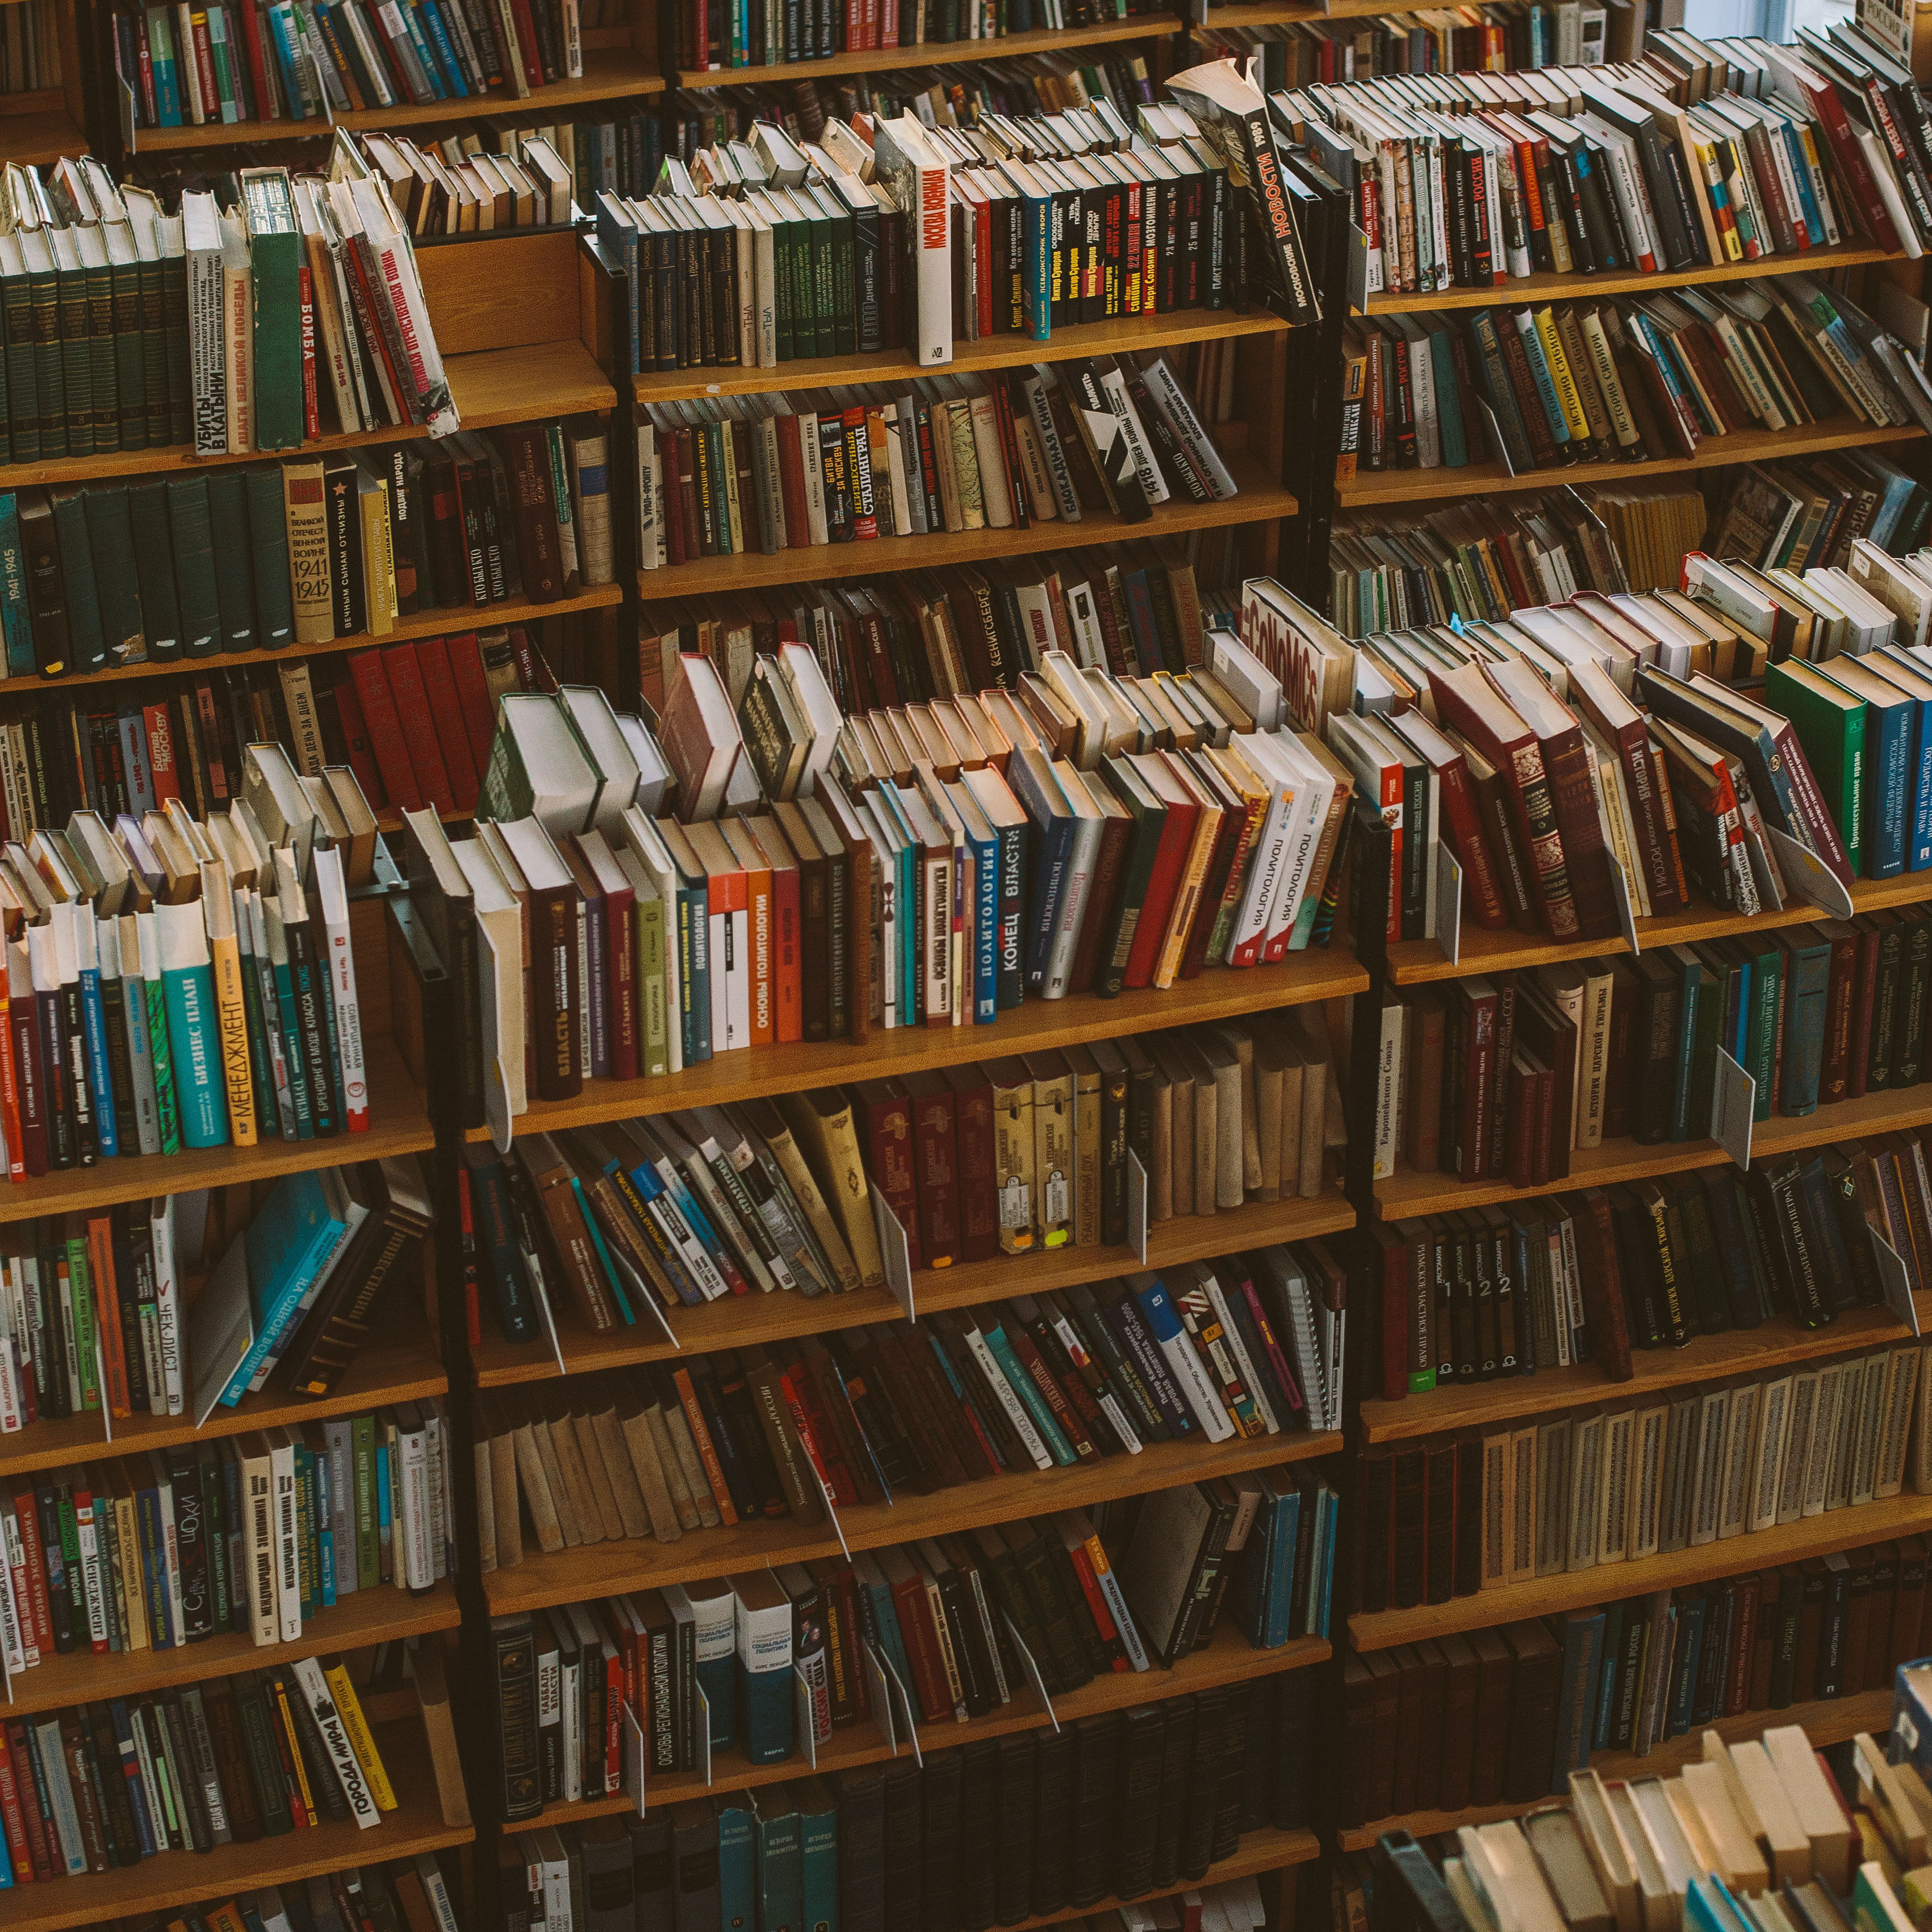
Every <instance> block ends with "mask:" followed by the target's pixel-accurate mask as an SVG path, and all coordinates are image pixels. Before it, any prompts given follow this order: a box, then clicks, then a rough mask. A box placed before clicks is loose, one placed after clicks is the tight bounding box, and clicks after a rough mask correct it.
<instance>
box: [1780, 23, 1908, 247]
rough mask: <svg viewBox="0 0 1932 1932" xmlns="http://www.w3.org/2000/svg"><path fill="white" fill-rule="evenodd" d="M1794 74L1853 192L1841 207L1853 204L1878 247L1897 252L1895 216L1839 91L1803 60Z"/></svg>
mask: <svg viewBox="0 0 1932 1932" xmlns="http://www.w3.org/2000/svg"><path fill="white" fill-rule="evenodd" d="M1790 76H1791V78H1792V80H1793V81H1794V82H1796V84H1797V87H1798V91H1799V93H1801V94H1802V95H1804V97H1805V101H1806V103H1807V104H1808V106H1809V107H1810V108H1811V112H1812V114H1813V115H1814V118H1816V120H1817V122H1818V124H1819V126H1820V127H1821V128H1823V130H1824V135H1825V145H1826V146H1827V147H1828V148H1830V149H1831V151H1832V160H1834V161H1835V162H1836V163H1838V174H1839V175H1840V178H1841V181H1842V183H1843V185H1844V186H1845V187H1848V188H1849V190H1851V192H1850V193H1849V196H1841V197H1840V205H1841V206H1842V205H1843V203H1844V202H1845V201H1846V199H1849V201H1850V202H1852V212H1853V214H1854V215H1855V217H1856V218H1857V219H1858V221H1859V223H1861V226H1863V227H1864V231H1865V233H1867V235H1869V236H1870V237H1871V239H1872V245H1873V247H1874V248H1883V249H1885V250H1887V251H1894V250H1896V249H1897V248H1898V246H1899V240H1898V231H1897V229H1895V228H1894V226H1892V224H1891V216H1890V215H1889V214H1887V213H1886V212H1885V203H1884V202H1882V201H1881V200H1880V199H1879V192H1878V184H1877V182H1876V181H1873V179H1872V173H1871V169H1870V167H1868V166H1867V165H1866V162H1865V157H1864V149H1863V148H1861V147H1860V146H1859V145H1858V139H1857V136H1855V135H1854V134H1853V133H1852V124H1851V123H1850V121H1848V120H1847V119H1846V118H1845V109H1844V104H1843V102H1842V101H1840V100H1839V98H1838V89H1836V88H1835V86H1833V85H1832V83H1831V81H1830V80H1828V79H1827V78H1826V77H1825V76H1823V75H1822V74H1820V73H1818V71H1817V70H1816V69H1815V68H1809V67H1807V66H1806V65H1805V64H1804V63H1803V62H1802V61H1799V60H1797V59H1793V60H1792V61H1791V62H1790Z"/></svg>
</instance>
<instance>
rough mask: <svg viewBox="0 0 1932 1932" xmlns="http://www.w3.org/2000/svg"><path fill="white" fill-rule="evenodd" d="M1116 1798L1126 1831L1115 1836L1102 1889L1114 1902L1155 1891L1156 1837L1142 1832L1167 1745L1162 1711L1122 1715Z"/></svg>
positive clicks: (1154, 1802) (1141, 1708)
mask: <svg viewBox="0 0 1932 1932" xmlns="http://www.w3.org/2000/svg"><path fill="white" fill-rule="evenodd" d="M1121 1728H1122V1734H1123V1739H1124V1744H1123V1748H1122V1754H1121V1766H1120V1771H1119V1777H1120V1784H1119V1787H1118V1799H1117V1801H1116V1802H1117V1807H1118V1817H1119V1818H1120V1819H1121V1820H1122V1821H1123V1823H1124V1829H1120V1830H1118V1831H1117V1832H1116V1833H1115V1840H1114V1849H1113V1858H1112V1865H1111V1867H1110V1870H1109V1873H1108V1879H1107V1885H1106V1889H1107V1890H1108V1891H1109V1892H1111V1893H1112V1894H1113V1895H1114V1896H1115V1897H1117V1898H1139V1897H1142V1895H1143V1894H1145V1893H1147V1892H1148V1891H1151V1890H1152V1889H1153V1888H1154V1845H1155V1835H1154V1833H1153V1832H1151V1831H1148V1830H1146V1829H1144V1827H1145V1824H1146V1823H1147V1822H1148V1821H1149V1820H1151V1819H1152V1818H1154V1816H1155V1815H1156V1812H1157V1808H1158V1807H1159V1805H1160V1783H1161V1777H1160V1774H1161V1761H1162V1758H1163V1754H1164V1751H1165V1748H1166V1742H1167V1726H1166V1706H1164V1705H1162V1704H1139V1705H1136V1706H1133V1707H1132V1708H1130V1709H1129V1710H1127V1712H1125V1713H1124V1714H1123V1719H1122V1727H1121Z"/></svg>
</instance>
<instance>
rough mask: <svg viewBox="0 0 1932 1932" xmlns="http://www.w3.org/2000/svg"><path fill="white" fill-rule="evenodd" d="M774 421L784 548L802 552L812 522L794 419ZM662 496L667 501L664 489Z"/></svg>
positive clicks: (668, 494)
mask: <svg viewBox="0 0 1932 1932" xmlns="http://www.w3.org/2000/svg"><path fill="white" fill-rule="evenodd" d="M774 420H775V422H776V424H777V425H778V489H779V492H780V493H781V495H782V496H784V521H785V547H786V548H787V549H788V550H802V549H804V548H805V545H806V544H808V542H809V541H811V517H810V514H809V512H808V511H807V510H806V508H805V456H804V452H803V449H802V446H801V445H800V443H799V427H798V418H797V417H796V416H778V417H776V418H775V419H774ZM664 496H665V500H666V502H668V501H669V500H670V490H669V489H668V487H667V488H666V490H665V492H664ZM673 560H675V559H673Z"/></svg>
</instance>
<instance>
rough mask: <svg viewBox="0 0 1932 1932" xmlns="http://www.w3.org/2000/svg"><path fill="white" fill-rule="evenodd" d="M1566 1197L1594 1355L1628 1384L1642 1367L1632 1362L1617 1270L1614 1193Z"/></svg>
mask: <svg viewBox="0 0 1932 1932" xmlns="http://www.w3.org/2000/svg"><path fill="white" fill-rule="evenodd" d="M1560 1198H1561V1199H1562V1205H1563V1206H1564V1208H1565V1209H1566V1210H1567V1211H1568V1213H1569V1214H1570V1215H1571V1217H1572V1219H1573V1220H1574V1221H1575V1223H1576V1224H1577V1228H1576V1232H1577V1266H1578V1268H1579V1270H1580V1272H1581V1274H1582V1276H1583V1319H1584V1322H1586V1325H1588V1327H1589V1331H1590V1350H1591V1353H1592V1355H1593V1356H1595V1358H1596V1361H1597V1362H1598V1365H1599V1366H1600V1367H1601V1368H1602V1370H1603V1372H1604V1376H1605V1378H1606V1379H1607V1380H1609V1381H1610V1382H1628V1381H1629V1380H1630V1379H1631V1376H1632V1375H1634V1373H1636V1371H1635V1370H1634V1368H1633V1367H1631V1346H1630V1327H1629V1323H1628V1320H1627V1319H1626V1316H1625V1304H1624V1296H1623V1287H1622V1280H1621V1278H1620V1277H1619V1274H1618V1271H1617V1251H1616V1232H1615V1230H1614V1229H1613V1227H1612V1225H1611V1222H1610V1196H1608V1195H1607V1194H1606V1193H1604V1190H1602V1189H1601V1187H1592V1188H1590V1189H1588V1190H1586V1192H1584V1193H1581V1194H1566V1195H1564V1196H1561V1197H1560Z"/></svg>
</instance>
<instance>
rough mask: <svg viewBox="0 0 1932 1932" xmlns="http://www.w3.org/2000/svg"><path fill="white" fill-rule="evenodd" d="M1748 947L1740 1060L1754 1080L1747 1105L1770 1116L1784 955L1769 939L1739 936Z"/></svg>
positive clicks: (1759, 1117) (1762, 1117)
mask: <svg viewBox="0 0 1932 1932" xmlns="http://www.w3.org/2000/svg"><path fill="white" fill-rule="evenodd" d="M1739 945H1741V946H1743V947H1747V948H1748V949H1749V956H1750V959H1751V989H1750V993H1749V997H1748V1007H1747V1008H1746V1017H1745V1051H1744V1057H1743V1059H1742V1062H1741V1063H1740V1064H1742V1067H1743V1068H1744V1070H1745V1072H1746V1073H1748V1074H1749V1075H1750V1076H1751V1078H1752V1079H1754V1080H1755V1081H1756V1082H1757V1100H1756V1102H1755V1103H1754V1105H1753V1106H1752V1108H1751V1118H1752V1119H1753V1120H1754V1121H1768V1120H1769V1119H1770V1118H1771V1090H1772V1082H1773V1080H1774V1079H1775V1076H1776V1073H1777V1067H1778V1004H1779V1002H1780V1001H1781V998H1783V995H1784V955H1783V953H1781V951H1780V950H1779V948H1778V945H1777V944H1776V942H1775V941H1771V940H1740V941H1739Z"/></svg>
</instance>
